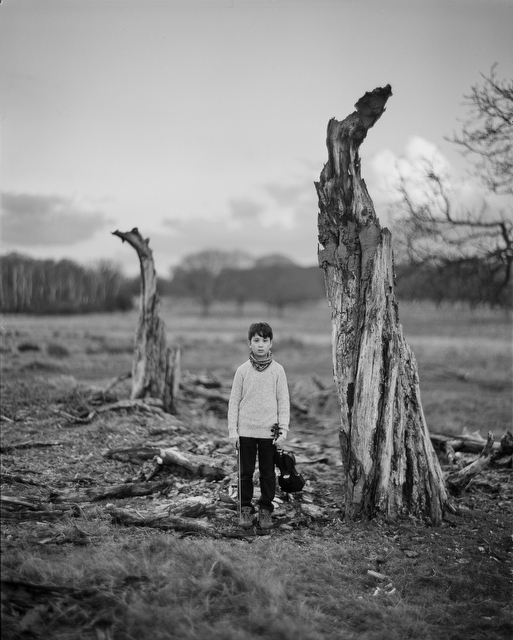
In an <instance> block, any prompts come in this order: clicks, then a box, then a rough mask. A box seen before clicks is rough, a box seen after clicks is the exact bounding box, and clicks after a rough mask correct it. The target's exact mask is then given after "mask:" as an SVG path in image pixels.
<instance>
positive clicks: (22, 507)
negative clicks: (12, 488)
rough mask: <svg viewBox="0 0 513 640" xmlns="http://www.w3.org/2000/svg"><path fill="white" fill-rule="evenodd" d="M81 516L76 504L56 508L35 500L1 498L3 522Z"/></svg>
mask: <svg viewBox="0 0 513 640" xmlns="http://www.w3.org/2000/svg"><path fill="white" fill-rule="evenodd" d="M77 515H80V508H79V507H78V505H76V504H66V505H62V506H54V505H52V504H49V503H46V502H42V501H41V500H35V499H33V498H23V499H21V498H18V497H17V496H5V495H3V496H0V516H1V518H2V520H58V519H59V518H62V517H64V516H77Z"/></svg>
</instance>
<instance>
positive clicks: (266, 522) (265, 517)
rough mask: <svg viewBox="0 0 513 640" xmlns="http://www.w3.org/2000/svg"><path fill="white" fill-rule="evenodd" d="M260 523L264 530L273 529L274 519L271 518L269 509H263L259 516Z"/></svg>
mask: <svg viewBox="0 0 513 640" xmlns="http://www.w3.org/2000/svg"><path fill="white" fill-rule="evenodd" d="M258 522H259V524H260V527H261V528H262V529H272V528H273V519H272V516H271V512H270V511H267V509H262V510H261V511H260V513H259V514H258Z"/></svg>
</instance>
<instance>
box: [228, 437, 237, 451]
mask: <svg viewBox="0 0 513 640" xmlns="http://www.w3.org/2000/svg"><path fill="white" fill-rule="evenodd" d="M228 440H229V441H230V444H231V445H232V447H233V448H234V449H238V448H239V436H234V437H233V438H228Z"/></svg>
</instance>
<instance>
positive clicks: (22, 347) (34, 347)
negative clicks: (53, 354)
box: [18, 341, 41, 351]
mask: <svg viewBox="0 0 513 640" xmlns="http://www.w3.org/2000/svg"><path fill="white" fill-rule="evenodd" d="M18 351H41V347H40V346H39V345H38V344H36V343H35V342H28V341H27V342H20V344H19V345H18Z"/></svg>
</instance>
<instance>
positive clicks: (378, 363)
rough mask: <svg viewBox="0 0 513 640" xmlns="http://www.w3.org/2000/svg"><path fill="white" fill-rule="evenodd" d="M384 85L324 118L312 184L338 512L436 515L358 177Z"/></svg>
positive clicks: (418, 419)
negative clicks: (333, 401)
mask: <svg viewBox="0 0 513 640" xmlns="http://www.w3.org/2000/svg"><path fill="white" fill-rule="evenodd" d="M391 94H392V91H391V88H390V85H387V86H386V87H384V88H378V89H375V90H374V91H372V92H370V93H366V94H365V96H363V97H362V98H360V100H358V102H357V103H356V105H355V108H356V111H354V112H353V113H351V114H350V115H349V116H347V117H346V118H345V119H344V120H343V121H342V122H338V121H337V120H335V119H332V120H330V122H329V124H328V135H327V141H326V143H327V147H328V158H329V159H328V162H327V163H326V165H325V166H324V168H323V170H322V172H321V176H320V179H319V182H318V183H316V189H317V194H318V197H319V216H318V229H319V243H320V246H319V256H318V257H319V266H321V267H322V268H323V270H324V277H325V286H326V296H327V299H328V305H329V306H330V308H331V323H332V357H333V376H334V380H335V385H336V388H337V394H338V400H339V403H340V417H341V426H340V432H339V437H340V447H341V454H342V462H343V469H344V473H345V481H346V495H345V513H346V517H348V518H354V517H358V516H364V517H374V516H376V515H378V514H383V515H385V516H387V517H389V518H395V517H397V516H398V515H399V514H401V513H409V514H412V515H415V516H419V517H426V518H429V519H430V520H431V521H432V522H433V523H438V522H440V520H441V518H442V514H443V510H444V507H445V505H446V502H447V493H446V489H445V485H444V482H443V478H442V473H441V469H440V465H439V463H438V460H437V458H436V455H435V453H434V450H433V447H432V445H431V441H430V438H429V432H428V429H427V425H426V421H425V419H424V414H423V411H422V404H421V400H420V389H419V379H418V372H417V365H416V362H415V358H414V355H413V353H412V351H411V349H410V348H409V346H408V345H407V344H406V342H405V340H404V338H403V335H402V329H401V325H400V324H399V317H398V307H397V303H396V300H395V295H394V275H393V257H392V242H391V235H390V232H389V231H388V230H387V229H381V227H380V225H379V222H378V219H377V216H376V213H375V211H374V205H373V203H372V200H371V198H370V196H369V194H368V192H367V187H366V185H365V182H364V181H363V180H362V178H361V175H360V158H359V147H360V145H361V143H362V142H363V140H364V139H365V137H366V135H367V131H368V129H369V128H370V127H372V126H373V125H374V123H375V122H376V121H377V120H378V119H379V117H380V116H381V115H382V113H383V111H384V110H385V104H386V102H387V100H388V98H389V96H390V95H391Z"/></svg>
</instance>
